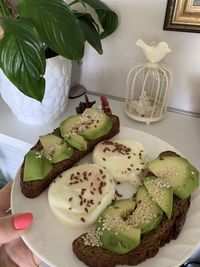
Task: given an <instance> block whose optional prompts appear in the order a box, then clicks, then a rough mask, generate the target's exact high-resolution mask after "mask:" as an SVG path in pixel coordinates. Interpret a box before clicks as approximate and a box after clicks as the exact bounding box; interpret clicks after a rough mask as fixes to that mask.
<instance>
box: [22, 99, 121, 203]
mask: <svg viewBox="0 0 200 267" xmlns="http://www.w3.org/2000/svg"><path fill="white" fill-rule="evenodd" d="M106 103H107V102H106ZM102 108H103V110H99V109H95V108H87V109H86V110H85V111H84V112H83V114H81V115H80V114H78V115H74V116H71V117H69V118H67V119H66V120H64V121H63V122H62V123H61V124H60V127H58V128H57V129H55V130H54V131H53V133H51V134H47V135H45V136H41V137H40V138H39V140H38V142H37V144H36V145H35V146H34V147H32V148H31V150H30V151H29V152H28V153H27V154H26V156H25V159H24V162H23V164H22V168H21V172H20V186H21V191H22V193H23V194H24V195H25V196H26V197H29V198H34V197H37V196H39V194H40V193H42V192H43V191H44V190H45V189H46V188H47V187H48V186H49V185H50V183H51V182H52V181H53V180H54V179H55V178H56V177H57V176H58V175H59V174H60V173H62V172H63V171H65V170H67V169H69V168H71V167H72V166H73V165H74V164H75V163H77V162H78V161H79V160H80V159H82V158H83V157H84V156H85V155H87V154H88V153H90V152H91V151H92V150H93V148H94V147H95V146H96V145H97V144H98V143H99V142H100V141H102V140H107V139H109V138H111V137H113V136H114V135H116V134H117V133H118V132H119V129H120V126H119V118H118V117H117V116H115V115H112V114H111V113H110V109H109V113H106V112H107V107H106V109H104V105H103V103H102ZM104 110H105V112H104Z"/></svg>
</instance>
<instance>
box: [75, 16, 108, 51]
mask: <svg viewBox="0 0 200 267" xmlns="http://www.w3.org/2000/svg"><path fill="white" fill-rule="evenodd" d="M75 15H76V17H77V18H78V20H79V23H80V26H81V29H82V31H83V35H84V37H85V39H86V40H87V41H88V43H89V44H90V45H91V46H93V47H94V48H95V49H96V50H97V52H98V53H99V54H102V53H103V50H102V46H101V39H100V35H99V31H98V30H99V28H98V25H96V22H95V20H94V19H93V17H92V16H91V15H90V14H88V13H78V12H75Z"/></svg>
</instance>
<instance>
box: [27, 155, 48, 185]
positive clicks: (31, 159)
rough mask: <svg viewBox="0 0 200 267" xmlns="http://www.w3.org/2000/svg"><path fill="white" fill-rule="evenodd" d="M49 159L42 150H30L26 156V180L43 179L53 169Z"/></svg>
mask: <svg viewBox="0 0 200 267" xmlns="http://www.w3.org/2000/svg"><path fill="white" fill-rule="evenodd" d="M52 168H53V167H52V165H51V164H50V163H49V160H48V159H47V158H45V157H44V156H43V155H42V154H41V153H40V152H38V151H34V150H30V151H29V152H28V153H27V154H26V157H25V163H24V177H23V181H24V182H29V181H35V180H41V179H43V178H44V177H45V176H46V175H47V174H48V173H49V172H50V171H51V169H52Z"/></svg>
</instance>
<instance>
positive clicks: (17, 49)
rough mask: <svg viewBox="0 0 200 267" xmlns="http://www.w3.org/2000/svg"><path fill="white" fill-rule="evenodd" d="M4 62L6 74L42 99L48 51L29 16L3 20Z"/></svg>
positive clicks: (0, 53) (0, 50)
mask: <svg viewBox="0 0 200 267" xmlns="http://www.w3.org/2000/svg"><path fill="white" fill-rule="evenodd" d="M2 26H3V29H4V36H3V38H2V39H1V41H0V65H1V69H2V70H3V72H4V74H5V75H6V76H7V77H8V79H9V80H10V81H11V82H12V83H13V84H15V86H16V87H18V89H19V90H20V91H21V92H22V93H24V94H25V95H27V96H30V97H32V98H35V99H37V100H39V101H42V99H43V96H44V90H45V80H44V78H43V77H42V76H43V75H44V72H45V67H46V61H45V51H44V48H43V45H42V42H41V41H40V38H39V35H38V33H37V31H36V29H35V27H34V26H33V24H32V23H31V21H29V20H27V19H23V18H20V19H13V18H11V17H7V18H5V19H4V20H3V21H2Z"/></svg>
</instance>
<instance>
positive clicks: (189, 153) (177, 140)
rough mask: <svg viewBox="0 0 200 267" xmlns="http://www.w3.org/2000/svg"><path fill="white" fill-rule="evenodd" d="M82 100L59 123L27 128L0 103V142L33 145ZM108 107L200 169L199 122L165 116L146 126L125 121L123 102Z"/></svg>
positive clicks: (74, 101) (70, 107) (71, 108)
mask: <svg viewBox="0 0 200 267" xmlns="http://www.w3.org/2000/svg"><path fill="white" fill-rule="evenodd" d="M89 98H90V100H96V101H97V102H96V104H97V105H99V104H100V99H99V97H97V96H93V95H90V96H89ZM83 100H84V97H79V98H76V99H69V101H68V106H67V109H66V111H65V112H64V114H63V115H62V117H61V118H60V119H58V120H57V121H54V122H52V123H48V124H44V125H28V124H24V123H22V122H20V121H19V120H18V119H16V117H15V116H14V115H13V114H12V113H11V111H10V110H9V108H8V107H7V105H6V104H5V103H4V102H3V100H2V99H0V122H1V123H0V134H1V135H0V141H3V139H4V135H6V136H9V137H13V138H15V139H17V140H20V141H24V142H27V143H30V144H35V143H36V142H37V139H38V136H39V135H43V134H46V133H49V132H51V131H52V130H53V129H54V128H56V127H58V126H59V123H60V122H61V121H62V120H63V119H65V118H66V117H68V116H69V115H73V114H75V107H76V106H77V105H78V103H79V102H80V101H83ZM109 103H110V106H111V109H112V112H113V114H116V115H118V116H119V118H120V122H121V125H122V126H126V127H130V128H135V129H138V130H141V131H144V132H147V133H150V134H152V135H155V136H157V137H159V138H161V139H163V140H165V141H166V142H168V143H169V144H171V145H172V146H174V147H176V148H177V149H178V150H179V151H181V152H182V153H183V154H184V155H185V156H186V157H187V158H188V159H189V160H190V161H191V162H192V163H193V164H194V165H195V166H196V167H197V168H198V169H200V161H199V159H200V118H196V117H192V116H188V115H183V114H177V113H174V112H169V111H168V112H167V114H166V116H165V118H164V119H162V120H161V121H158V122H154V123H151V124H150V125H147V124H145V123H141V122H137V121H134V120H132V119H130V118H128V117H127V116H126V114H125V112H124V102H121V101H117V100H111V99H109Z"/></svg>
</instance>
